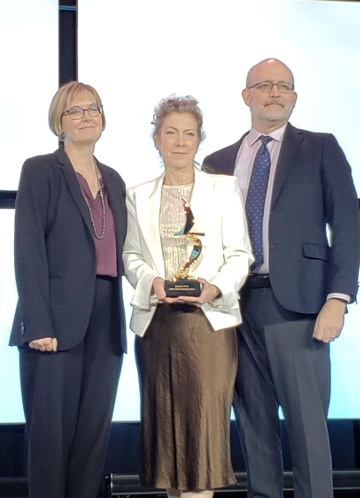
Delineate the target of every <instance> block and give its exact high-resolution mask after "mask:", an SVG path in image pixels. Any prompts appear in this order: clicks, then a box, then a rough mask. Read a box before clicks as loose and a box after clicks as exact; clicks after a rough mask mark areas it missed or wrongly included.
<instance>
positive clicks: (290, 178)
mask: <svg viewBox="0 0 360 498" xmlns="http://www.w3.org/2000/svg"><path fill="white" fill-rule="evenodd" d="M244 136H245V135H244ZM244 136H243V137H242V138H241V139H240V140H239V141H238V142H236V143H235V144H233V145H230V146H229V147H226V148H224V149H221V150H219V151H217V152H215V153H213V154H211V155H209V156H208V157H206V158H205V159H204V164H203V168H204V169H205V170H208V171H210V172H212V173H214V172H215V173H222V174H229V175H232V174H233V173H234V168H235V161H236V156H237V153H238V150H239V147H240V145H241V142H242V140H243V139H244ZM327 224H328V226H329V227H330V232H331V244H329V241H328V238H327V230H326V227H327ZM359 253H360V223H359V210H358V201H357V196H356V192H355V188H354V184H353V180H352V177H351V170H350V166H349V164H348V162H347V160H346V158H345V156H344V153H343V152H342V150H341V148H340V147H339V145H338V143H337V141H336V139H335V137H334V136H333V135H330V134H326V133H312V132H309V131H304V130H299V129H297V128H295V127H293V126H292V125H291V124H288V125H287V127H286V130H285V134H284V139H283V143H282V146H281V151H280V156H279V160H278V164H277V168H276V173H275V181H274V188H273V193H272V199H271V209H270V220H269V258H270V259H269V265H270V279H271V284H272V288H273V291H274V294H275V296H276V298H277V300H278V301H279V303H280V304H281V305H282V306H283V307H284V308H286V309H288V310H291V311H296V312H299V313H318V312H319V310H320V308H321V307H322V305H323V304H324V302H325V299H326V296H327V294H328V293H331V292H339V293H344V294H349V295H351V296H352V298H353V299H354V298H355V296H356V291H357V279H358V271H359Z"/></svg>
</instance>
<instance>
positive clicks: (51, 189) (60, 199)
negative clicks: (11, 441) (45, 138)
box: [10, 82, 126, 498]
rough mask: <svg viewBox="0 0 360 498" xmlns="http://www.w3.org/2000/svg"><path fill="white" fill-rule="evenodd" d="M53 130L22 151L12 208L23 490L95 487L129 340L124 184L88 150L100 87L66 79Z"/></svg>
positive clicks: (66, 493)
mask: <svg viewBox="0 0 360 498" xmlns="http://www.w3.org/2000/svg"><path fill="white" fill-rule="evenodd" d="M49 124H50V129H51V130H52V131H53V132H54V133H55V134H56V135H57V136H58V137H59V138H60V140H61V141H62V142H63V146H62V147H60V148H59V149H58V150H57V151H56V152H55V153H53V154H48V155H44V156H38V157H34V158H31V159H28V160H27V161H26V162H25V164H24V166H23V169H22V173H21V178H20V184H19V191H18V195H17V199H16V215H15V272H16V282H17V288H18V294H19V302H18V306H17V309H16V314H15V318H14V324H13V329H12V333H11V339H10V344H11V345H16V346H18V347H19V352H20V373H21V388H22V397H23V406H24V412H25V419H26V425H27V431H28V436H29V462H28V470H29V476H28V483H29V497H30V498H43V497H45V496H46V498H81V497H86V498H92V497H94V498H96V496H97V493H98V489H99V485H100V482H101V477H102V471H103V465H104V460H105V456H106V448H107V440H108V434H109V428H110V423H111V417H112V412H113V407H114V402H115V396H116V391H117V385H118V379H119V375H120V369H121V363H122V356H123V352H125V351H126V329H125V316H124V310H123V298H122V287H121V276H122V259H121V254H122V245H123V241H124V238H125V233H126V207H125V185H124V182H123V180H122V179H121V177H120V176H119V174H118V173H117V172H116V171H115V170H113V169H111V168H109V167H108V166H105V165H103V164H101V163H100V162H99V161H98V160H97V159H96V158H95V156H94V155H93V154H94V148H95V144H96V142H97V140H98V139H99V138H100V136H101V133H102V131H103V130H104V128H105V115H104V112H103V106H102V103H101V100H100V97H99V95H98V93H97V92H96V90H95V89H94V88H92V87H91V86H89V85H84V84H82V83H78V82H70V83H68V84H67V85H65V86H63V87H61V88H60V89H59V91H58V92H57V93H56V94H55V96H54V98H53V101H52V103H51V106H50V110H49Z"/></svg>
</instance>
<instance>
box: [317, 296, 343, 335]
mask: <svg viewBox="0 0 360 498" xmlns="http://www.w3.org/2000/svg"><path fill="white" fill-rule="evenodd" d="M345 310H346V303H344V302H342V301H339V300H338V299H328V300H327V301H326V302H325V304H324V306H323V307H322V308H321V310H320V313H319V314H318V317H317V319H316V322H315V327H314V333H313V338H314V339H316V340H318V341H322V342H330V341H334V340H335V339H336V338H337V337H339V335H340V333H341V329H342V328H343V325H344V313H345Z"/></svg>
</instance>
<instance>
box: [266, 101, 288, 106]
mask: <svg viewBox="0 0 360 498" xmlns="http://www.w3.org/2000/svg"><path fill="white" fill-rule="evenodd" d="M272 104H277V105H279V106H281V107H284V102H283V101H282V100H278V99H272V100H268V101H267V102H265V107H267V106H268V105H272Z"/></svg>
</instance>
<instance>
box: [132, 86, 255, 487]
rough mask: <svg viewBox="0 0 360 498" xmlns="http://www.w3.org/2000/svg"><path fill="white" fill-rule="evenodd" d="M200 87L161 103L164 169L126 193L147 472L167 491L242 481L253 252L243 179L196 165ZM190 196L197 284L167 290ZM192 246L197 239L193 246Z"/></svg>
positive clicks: (183, 252)
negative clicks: (246, 312) (197, 287)
mask: <svg viewBox="0 0 360 498" xmlns="http://www.w3.org/2000/svg"><path fill="white" fill-rule="evenodd" d="M197 103H198V102H197V101H196V100H195V99H193V98H192V97H175V96H170V97H168V98H167V99H164V100H162V101H161V102H160V104H159V105H158V106H157V107H156V108H155V114H154V120H153V124H154V133H153V138H154V142H155V145H156V147H157V149H158V150H159V153H160V155H161V157H162V160H163V162H164V166H165V170H164V172H163V174H162V175H161V176H160V177H159V178H157V179H155V180H153V181H150V182H147V183H144V184H142V185H139V186H137V187H135V188H132V189H129V190H128V192H127V207H128V233H127V238H126V241H125V246H124V267H125V275H126V277H127V278H128V280H129V281H130V283H131V284H132V286H133V287H134V289H135V291H134V295H133V298H132V301H131V305H132V307H133V311H132V317H131V324H130V327H131V329H132V330H133V331H134V332H135V333H136V340H135V352H136V361H137V366H138V372H139V381H140V391H141V427H142V430H141V435H142V452H141V473H140V477H141V481H142V483H143V484H144V485H146V486H153V487H157V488H162V489H164V488H165V489H166V490H167V492H168V495H169V497H175V496H176V497H179V496H180V495H183V494H184V495H185V494H186V495H187V497H189V496H190V495H192V494H199V493H201V495H202V496H204V495H205V496H206V497H211V496H212V493H213V491H212V490H213V489H214V488H221V487H225V486H227V485H229V484H233V483H235V482H236V481H235V477H234V473H233V469H232V465H231V457H230V418H229V413H230V408H231V403H232V396H233V386H234V382H235V376H236V370H237V344H236V333H235V327H236V326H237V325H239V324H240V323H241V315H240V309H239V289H240V288H241V286H242V285H243V283H244V282H245V279H246V277H247V274H248V269H249V266H250V265H251V263H252V261H253V256H252V254H251V246H250V242H249V237H248V232H247V227H246V221H245V214H244V207H243V203H242V200H241V195H240V191H239V186H238V182H237V179H236V178H235V177H228V176H222V175H209V174H207V173H204V172H202V171H199V170H198V169H197V168H196V167H194V157H195V154H196V152H197V149H198V146H199V144H200V142H201V140H202V139H203V138H204V134H203V131H202V113H201V111H200V109H199V107H198V105H197ZM184 200H185V201H186V202H187V203H189V204H190V206H191V210H192V212H193V214H194V217H195V223H194V225H193V227H192V229H191V232H196V233H202V234H203V235H202V236H199V238H200V239H201V242H202V251H201V253H200V256H199V257H198V259H197V260H196V261H195V263H194V264H193V265H192V266H191V268H190V273H191V274H192V275H193V276H194V277H195V278H196V279H197V280H198V282H200V284H201V294H200V296H198V297H194V296H189V295H188V296H177V297H168V296H167V295H166V291H165V285H164V283H165V280H166V279H169V278H171V277H173V276H174V274H175V273H176V272H177V270H178V269H179V268H180V267H181V266H182V265H183V264H184V262H185V261H186V260H187V258H188V249H189V248H188V245H189V244H188V242H189V239H188V238H187V237H186V235H180V236H179V235H174V234H175V233H176V232H179V231H181V230H182V228H183V227H184V224H185V214H184ZM190 249H191V244H190Z"/></svg>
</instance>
